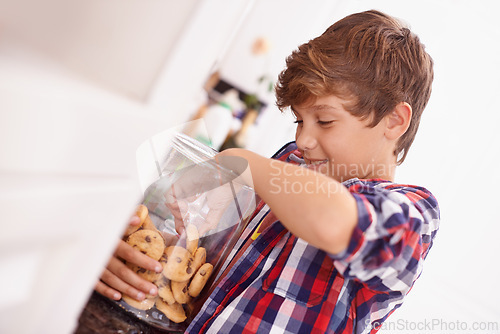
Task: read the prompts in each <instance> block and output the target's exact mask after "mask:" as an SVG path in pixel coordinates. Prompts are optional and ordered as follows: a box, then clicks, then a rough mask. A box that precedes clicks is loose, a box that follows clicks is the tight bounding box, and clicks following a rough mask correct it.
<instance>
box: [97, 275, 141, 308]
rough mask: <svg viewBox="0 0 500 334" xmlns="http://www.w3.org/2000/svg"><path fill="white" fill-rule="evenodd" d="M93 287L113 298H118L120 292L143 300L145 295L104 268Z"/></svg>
mask: <svg viewBox="0 0 500 334" xmlns="http://www.w3.org/2000/svg"><path fill="white" fill-rule="evenodd" d="M95 289H96V291H97V292H99V293H100V294H101V295H104V296H106V297H108V298H111V299H113V300H120V298H121V297H122V293H123V294H126V295H128V296H130V297H132V298H134V299H136V300H138V301H141V300H143V299H144V298H145V296H146V294H145V293H144V292H142V291H139V290H137V289H136V288H134V287H133V286H131V285H129V284H127V283H126V282H124V281H122V280H121V279H119V278H118V277H117V276H116V275H115V274H113V273H112V272H111V271H109V270H105V271H104V272H103V274H102V276H101V280H100V281H98V282H97V284H96V286H95Z"/></svg>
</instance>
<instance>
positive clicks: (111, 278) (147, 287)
mask: <svg viewBox="0 0 500 334" xmlns="http://www.w3.org/2000/svg"><path fill="white" fill-rule="evenodd" d="M101 280H102V281H104V282H106V283H107V284H108V285H109V286H111V287H113V288H115V289H117V290H118V291H121V292H123V293H125V294H127V295H129V296H130V297H132V298H134V299H137V300H142V299H144V298H145V294H150V295H153V296H154V295H156V293H157V292H158V291H157V290H158V289H157V287H156V285H154V284H153V283H151V282H149V281H147V280H145V279H143V278H141V277H140V276H138V275H137V274H136V273H134V272H133V271H132V270H130V268H128V267H127V266H126V265H125V264H124V263H123V262H121V261H120V260H118V259H117V258H112V259H111V261H109V263H108V267H107V270H105V271H104V273H103V275H102V276H101Z"/></svg>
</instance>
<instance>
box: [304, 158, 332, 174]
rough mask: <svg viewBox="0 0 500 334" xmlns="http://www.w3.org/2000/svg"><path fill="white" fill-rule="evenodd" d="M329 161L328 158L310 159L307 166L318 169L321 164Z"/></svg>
mask: <svg viewBox="0 0 500 334" xmlns="http://www.w3.org/2000/svg"><path fill="white" fill-rule="evenodd" d="M327 162H328V159H324V160H309V161H308V163H307V168H309V169H313V170H316V171H317V170H318V169H319V168H320V167H321V166H323V165H324V164H326V163H327Z"/></svg>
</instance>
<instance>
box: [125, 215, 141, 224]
mask: <svg viewBox="0 0 500 334" xmlns="http://www.w3.org/2000/svg"><path fill="white" fill-rule="evenodd" d="M140 223H141V219H140V218H139V217H137V216H132V217H131V218H130V220H129V221H128V224H129V225H132V226H137V225H139V224H140Z"/></svg>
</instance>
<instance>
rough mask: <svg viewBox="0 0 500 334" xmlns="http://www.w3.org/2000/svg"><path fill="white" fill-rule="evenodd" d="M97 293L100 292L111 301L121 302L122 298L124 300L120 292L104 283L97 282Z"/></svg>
mask: <svg viewBox="0 0 500 334" xmlns="http://www.w3.org/2000/svg"><path fill="white" fill-rule="evenodd" d="M95 291H97V292H99V293H100V294H101V295H103V296H105V297H108V298H109V299H113V300H120V298H122V294H121V293H120V292H119V291H116V290H115V289H112V288H110V287H109V286H108V285H106V284H104V283H103V282H102V281H97V284H96V285H95Z"/></svg>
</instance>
